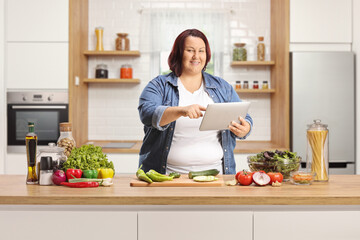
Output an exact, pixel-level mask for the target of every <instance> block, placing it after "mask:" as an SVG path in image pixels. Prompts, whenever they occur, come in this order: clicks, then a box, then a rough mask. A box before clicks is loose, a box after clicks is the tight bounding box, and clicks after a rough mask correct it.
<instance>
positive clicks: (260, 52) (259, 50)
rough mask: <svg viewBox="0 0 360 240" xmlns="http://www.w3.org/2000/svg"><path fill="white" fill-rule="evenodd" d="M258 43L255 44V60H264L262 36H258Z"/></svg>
mask: <svg viewBox="0 0 360 240" xmlns="http://www.w3.org/2000/svg"><path fill="white" fill-rule="evenodd" d="M258 39H259V43H258V45H257V60H258V61H264V60H265V44H264V37H259V38H258Z"/></svg>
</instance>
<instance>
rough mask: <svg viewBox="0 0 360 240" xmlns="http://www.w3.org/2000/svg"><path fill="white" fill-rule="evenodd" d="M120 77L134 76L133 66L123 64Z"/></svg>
mask: <svg viewBox="0 0 360 240" xmlns="http://www.w3.org/2000/svg"><path fill="white" fill-rule="evenodd" d="M120 78H132V67H131V65H130V64H124V65H122V66H121V69H120Z"/></svg>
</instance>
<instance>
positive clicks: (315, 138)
mask: <svg viewBox="0 0 360 240" xmlns="http://www.w3.org/2000/svg"><path fill="white" fill-rule="evenodd" d="M327 135H328V131H326V130H321V131H312V130H308V131H307V139H308V142H309V144H310V146H311V150H312V164H311V171H312V172H315V173H316V175H315V179H314V180H315V181H328V180H329V177H328V171H327V169H328V166H327V161H326V158H327V156H325V144H326V139H327Z"/></svg>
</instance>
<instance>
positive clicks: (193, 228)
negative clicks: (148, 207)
mask: <svg viewBox="0 0 360 240" xmlns="http://www.w3.org/2000/svg"><path fill="white" fill-rule="evenodd" d="M169 220H170V221H169ZM159 233H161V236H168V237H169V238H171V239H172V240H183V239H184V238H187V239H208V240H218V239H236V237H235V236H241V239H242V240H251V239H252V212H237V211H233V212H227V211H215V212H214V211H201V212H199V211H163V212H159V211H157V212H152V211H150V212H149V211H147V212H139V213H138V234H139V236H138V239H139V240H158V239H159V236H160V235H159ZM239 239H240V238H239Z"/></svg>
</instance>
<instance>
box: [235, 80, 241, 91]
mask: <svg viewBox="0 0 360 240" xmlns="http://www.w3.org/2000/svg"><path fill="white" fill-rule="evenodd" d="M235 89H241V81H236V82H235Z"/></svg>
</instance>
